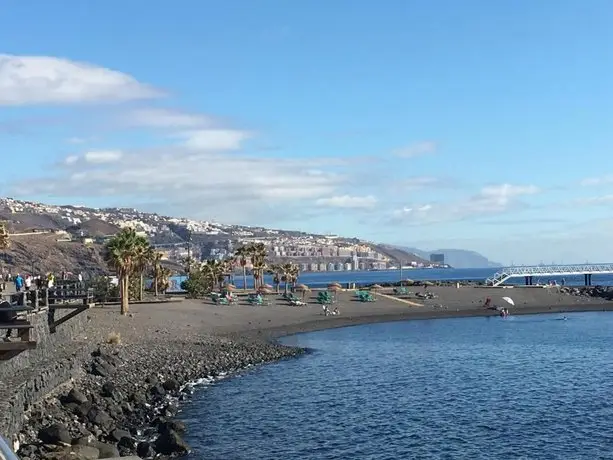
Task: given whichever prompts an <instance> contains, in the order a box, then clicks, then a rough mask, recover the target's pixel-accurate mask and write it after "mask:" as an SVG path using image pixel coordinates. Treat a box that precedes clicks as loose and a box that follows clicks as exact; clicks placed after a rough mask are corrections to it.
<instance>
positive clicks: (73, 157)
mask: <svg viewBox="0 0 613 460" xmlns="http://www.w3.org/2000/svg"><path fill="white" fill-rule="evenodd" d="M77 161H79V156H78V155H70V156H67V157H66V158H64V163H66V164H67V165H72V164H75V163H76V162H77Z"/></svg>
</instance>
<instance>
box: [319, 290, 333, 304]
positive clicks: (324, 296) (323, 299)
mask: <svg viewBox="0 0 613 460" xmlns="http://www.w3.org/2000/svg"><path fill="white" fill-rule="evenodd" d="M332 302H333V298H332V294H330V293H329V292H328V291H321V292H320V293H319V294H317V303H320V304H322V305H323V304H331V303H332Z"/></svg>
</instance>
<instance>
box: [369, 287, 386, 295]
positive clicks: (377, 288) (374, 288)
mask: <svg viewBox="0 0 613 460" xmlns="http://www.w3.org/2000/svg"><path fill="white" fill-rule="evenodd" d="M368 289H369V290H371V291H373V292H374V293H375V295H377V291H378V290H379V289H383V286H381V285H380V284H373V285H372V286H370V287H369V288H368Z"/></svg>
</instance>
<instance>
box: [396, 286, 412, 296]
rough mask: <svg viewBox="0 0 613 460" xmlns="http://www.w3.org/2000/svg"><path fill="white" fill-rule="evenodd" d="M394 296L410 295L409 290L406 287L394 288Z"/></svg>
mask: <svg viewBox="0 0 613 460" xmlns="http://www.w3.org/2000/svg"><path fill="white" fill-rule="evenodd" d="M394 294H396V295H408V294H409V290H408V289H407V288H405V287H399V288H394Z"/></svg>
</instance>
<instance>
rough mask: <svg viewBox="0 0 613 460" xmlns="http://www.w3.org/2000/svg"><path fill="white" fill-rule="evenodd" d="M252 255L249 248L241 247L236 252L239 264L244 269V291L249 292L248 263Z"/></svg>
mask: <svg viewBox="0 0 613 460" xmlns="http://www.w3.org/2000/svg"><path fill="white" fill-rule="evenodd" d="M250 255H251V253H250V249H249V246H241V247H240V248H238V249H237V250H236V252H235V253H234V256H235V257H236V258H237V260H238V263H239V264H240V266H241V267H242V269H243V291H246V290H247V261H248V260H249V257H250Z"/></svg>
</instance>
